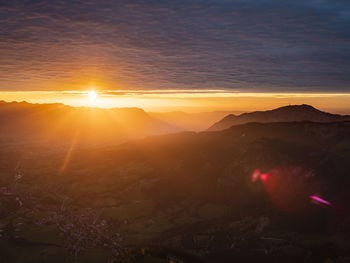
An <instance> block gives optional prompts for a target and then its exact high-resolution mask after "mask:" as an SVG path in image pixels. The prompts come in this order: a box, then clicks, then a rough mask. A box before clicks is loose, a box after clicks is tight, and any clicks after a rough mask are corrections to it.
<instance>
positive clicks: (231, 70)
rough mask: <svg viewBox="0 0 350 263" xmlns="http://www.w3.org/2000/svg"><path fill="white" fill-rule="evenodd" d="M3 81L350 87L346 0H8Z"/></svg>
mask: <svg viewBox="0 0 350 263" xmlns="http://www.w3.org/2000/svg"><path fill="white" fill-rule="evenodd" d="M0 23H1V27H0V36H1V37H0V60H1V64H0V89H3V90H25V89H26V90H36V89H41V90H42V89H45V90H55V89H60V90H67V89H71V88H74V89H79V88H81V89H83V88H84V85H85V84H88V83H95V84H96V85H100V86H101V87H103V88H106V89H178V88H179V89H233V90H239V91H262V92H267V91H271V92H276V91H278V92H284V91H287V92H305V91H306V92H310V91H311V92H312V91H315V92H318V91H322V92H323V91H325V92H350V85H349V84H350V31H349V28H350V3H349V2H348V1H346V0H344V1H342V0H329V1H328V0H312V1H305V0H303V1H301V0H294V1H288V2H286V1H277V0H262V1H253V0H238V1H228V0H219V1H202V0H194V1H181V0H179V1H173V0H171V1H170V0H168V1H150V0H147V1H146V0H142V1H141V0H140V1H97V0H96V1H94V0H84V1H83V0H80V1H64V0H63V1H62V0H61V1H41V0H37V1H5V4H0Z"/></svg>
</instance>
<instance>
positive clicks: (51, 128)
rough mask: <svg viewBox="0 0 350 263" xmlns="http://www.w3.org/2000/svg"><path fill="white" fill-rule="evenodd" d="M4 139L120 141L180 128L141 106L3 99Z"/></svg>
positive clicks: (0, 135)
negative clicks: (86, 105)
mask: <svg viewBox="0 0 350 263" xmlns="http://www.w3.org/2000/svg"><path fill="white" fill-rule="evenodd" d="M0 122H1V126H0V141H2V142H8V143H9V142H12V143H19V142H24V141H26V142H36V141H41V142H48V141H56V142H62V143H65V142H68V143H70V142H71V141H72V140H76V141H77V142H78V143H82V144H95V143H120V142H123V141H126V140H129V139H135V138H140V137H144V136H150V135H157V134H164V133H171V132H176V131H178V129H176V128H175V127H173V126H171V125H169V124H167V123H165V122H162V121H159V120H155V119H154V118H151V117H150V116H149V115H148V114H147V113H146V112H144V111H143V110H142V109H139V108H114V109H100V108H89V107H71V106H67V105H63V104H30V103H27V102H11V103H7V102H0Z"/></svg>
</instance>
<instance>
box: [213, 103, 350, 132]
mask: <svg viewBox="0 0 350 263" xmlns="http://www.w3.org/2000/svg"><path fill="white" fill-rule="evenodd" d="M346 120H350V116H348V115H339V114H331V113H328V112H323V111H320V110H318V109H316V108H314V107H312V106H310V105H306V104H302V105H289V106H284V107H280V108H277V109H273V110H268V111H255V112H250V113H243V114H241V115H238V116H237V115H233V114H230V115H227V116H226V117H225V118H223V119H222V120H220V121H218V122H217V123H215V124H213V125H212V126H211V127H210V128H209V129H208V131H219V130H225V129H228V128H230V127H231V126H233V125H239V124H244V123H249V122H260V123H268V122H295V121H313V122H337V121H346Z"/></svg>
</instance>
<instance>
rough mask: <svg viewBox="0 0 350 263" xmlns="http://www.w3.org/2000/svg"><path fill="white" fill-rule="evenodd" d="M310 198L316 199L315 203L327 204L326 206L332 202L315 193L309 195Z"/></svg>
mask: <svg viewBox="0 0 350 263" xmlns="http://www.w3.org/2000/svg"><path fill="white" fill-rule="evenodd" d="M310 198H311V199H312V200H313V201H316V202H317V203H322V204H325V205H328V206H331V205H332V204H331V203H330V202H328V201H326V200H324V199H322V198H320V197H318V196H316V195H311V196H310Z"/></svg>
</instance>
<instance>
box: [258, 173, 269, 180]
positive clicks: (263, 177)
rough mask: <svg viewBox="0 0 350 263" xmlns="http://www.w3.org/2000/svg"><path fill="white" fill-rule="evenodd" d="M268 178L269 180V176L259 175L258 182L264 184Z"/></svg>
mask: <svg viewBox="0 0 350 263" xmlns="http://www.w3.org/2000/svg"><path fill="white" fill-rule="evenodd" d="M268 178H269V176H268V175H267V174H261V175H260V180H261V181H263V182H266V181H267V179H268Z"/></svg>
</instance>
